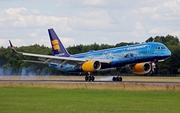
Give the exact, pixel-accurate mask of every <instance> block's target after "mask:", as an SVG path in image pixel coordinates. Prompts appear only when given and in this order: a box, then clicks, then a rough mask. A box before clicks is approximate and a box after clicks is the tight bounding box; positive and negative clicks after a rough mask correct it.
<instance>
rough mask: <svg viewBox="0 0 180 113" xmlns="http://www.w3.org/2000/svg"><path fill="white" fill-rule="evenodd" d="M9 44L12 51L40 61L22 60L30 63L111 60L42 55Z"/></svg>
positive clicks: (72, 62) (106, 62)
mask: <svg viewBox="0 0 180 113" xmlns="http://www.w3.org/2000/svg"><path fill="white" fill-rule="evenodd" d="M9 43H10V46H11V48H12V51H13V52H15V53H19V54H22V55H24V56H32V57H37V58H38V59H39V60H40V61H32V60H23V61H25V62H32V63H43V64H50V63H51V62H54V63H59V64H62V63H70V64H76V63H79V64H81V63H83V62H86V61H89V60H97V61H99V62H101V63H105V64H108V63H110V62H111V60H102V59H85V58H74V57H59V56H51V55H42V54H33V53H24V52H18V51H16V50H15V48H14V47H13V45H12V43H11V41H9Z"/></svg>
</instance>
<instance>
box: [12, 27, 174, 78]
mask: <svg viewBox="0 0 180 113" xmlns="http://www.w3.org/2000/svg"><path fill="white" fill-rule="evenodd" d="M48 33H49V37H50V42H51V45H52V51H53V53H54V56H50V55H42V54H32V53H24V52H18V51H16V50H15V49H14V47H13V45H12V43H11V41H9V42H10V46H11V48H12V50H13V51H14V52H16V53H19V54H22V55H25V56H33V57H37V58H38V59H39V61H32V60H23V61H25V62H32V63H43V64H48V65H49V66H50V67H51V68H54V69H57V70H60V71H66V72H88V73H90V72H96V71H100V70H104V69H111V68H115V69H116V70H117V77H113V81H122V77H120V76H119V71H120V68H121V67H123V66H129V67H130V69H131V70H132V72H133V73H136V74H146V73H149V72H153V71H154V70H155V68H156V66H155V65H156V63H157V62H160V61H164V60H165V59H167V58H169V57H170V56H171V52H170V51H169V49H168V48H167V47H166V46H165V45H164V44H162V43H157V42H149V43H143V44H135V45H130V46H123V47H116V48H109V49H104V50H98V51H94V50H91V51H89V52H85V53H80V54H74V55H70V54H69V53H68V51H67V50H66V49H65V48H64V46H63V44H62V42H61V41H60V39H59V38H58V36H57V35H56V33H55V31H54V30H53V29H52V28H51V29H48ZM94 79H95V78H94V76H93V75H90V74H89V75H87V76H85V80H86V81H94Z"/></svg>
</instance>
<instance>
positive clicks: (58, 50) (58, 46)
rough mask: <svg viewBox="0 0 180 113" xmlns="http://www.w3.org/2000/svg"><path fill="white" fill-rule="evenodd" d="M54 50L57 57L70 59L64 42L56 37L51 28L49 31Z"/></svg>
mask: <svg viewBox="0 0 180 113" xmlns="http://www.w3.org/2000/svg"><path fill="white" fill-rule="evenodd" d="M48 33H49V37H50V41H51V45H52V50H53V53H54V55H55V56H61V57H69V56H70V54H69V53H68V52H67V50H66V49H65V48H64V46H63V44H62V42H61V41H60V39H59V38H58V36H57V35H56V33H55V31H54V30H53V29H52V28H51V29H48Z"/></svg>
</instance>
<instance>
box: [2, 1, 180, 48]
mask: <svg viewBox="0 0 180 113" xmlns="http://www.w3.org/2000/svg"><path fill="white" fill-rule="evenodd" d="M49 28H53V29H54V30H55V32H56V33H57V35H58V36H59V37H60V40H61V41H62V42H63V44H64V45H65V47H69V46H74V45H79V44H83V45H86V44H94V43H97V44H109V45H115V44H117V43H120V42H140V43H141V42H145V41H146V40H147V39H148V38H149V37H155V36H166V35H168V34H170V35H173V36H177V37H178V38H179V37H180V0H0V46H3V47H8V46H9V43H8V40H11V41H12V43H13V45H14V46H29V45H33V44H39V45H45V46H48V47H50V46H51V45H50V41H49V36H48V32H47V29H49Z"/></svg>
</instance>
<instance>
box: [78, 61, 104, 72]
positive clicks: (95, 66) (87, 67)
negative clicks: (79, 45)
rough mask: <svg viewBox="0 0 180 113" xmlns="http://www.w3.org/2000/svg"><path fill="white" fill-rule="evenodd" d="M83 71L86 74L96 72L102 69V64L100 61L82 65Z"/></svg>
mask: <svg viewBox="0 0 180 113" xmlns="http://www.w3.org/2000/svg"><path fill="white" fill-rule="evenodd" d="M81 68H82V70H83V71H85V72H95V71H98V70H100V69H101V63H100V62H99V61H94V60H91V61H87V62H84V63H83V64H82V67H81Z"/></svg>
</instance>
